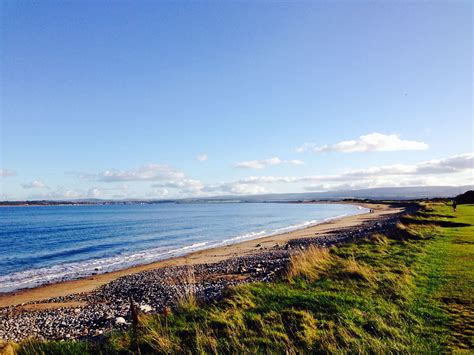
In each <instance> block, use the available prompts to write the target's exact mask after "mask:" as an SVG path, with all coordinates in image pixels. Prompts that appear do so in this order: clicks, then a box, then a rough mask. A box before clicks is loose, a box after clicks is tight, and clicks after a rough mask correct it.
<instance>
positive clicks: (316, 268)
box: [288, 246, 331, 281]
mask: <svg viewBox="0 0 474 355" xmlns="http://www.w3.org/2000/svg"><path fill="white" fill-rule="evenodd" d="M330 262H331V254H330V253H329V250H328V249H323V248H318V247H315V246H310V247H309V248H308V249H307V250H305V251H304V252H301V253H298V254H295V255H293V256H292V257H291V261H290V266H289V268H288V280H290V281H291V280H292V279H293V278H294V277H296V276H301V277H304V278H305V279H307V280H311V281H313V280H317V279H318V278H319V277H320V276H321V275H322V274H323V273H324V271H325V270H326V268H327V267H328V265H329V264H330Z"/></svg>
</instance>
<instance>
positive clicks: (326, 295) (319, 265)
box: [14, 204, 474, 354]
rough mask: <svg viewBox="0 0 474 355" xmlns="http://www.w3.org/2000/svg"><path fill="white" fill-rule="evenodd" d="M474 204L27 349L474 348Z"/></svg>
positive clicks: (24, 348)
mask: <svg viewBox="0 0 474 355" xmlns="http://www.w3.org/2000/svg"><path fill="white" fill-rule="evenodd" d="M473 224H474V205H461V206H459V207H458V210H457V212H456V213H453V211H452V209H451V208H450V207H449V206H446V205H444V204H428V205H425V208H424V210H423V211H422V212H420V213H418V214H417V215H415V216H410V217H406V218H404V219H403V220H402V222H401V223H400V224H399V226H398V228H397V229H396V230H395V231H393V232H392V233H388V234H387V235H382V234H374V235H371V236H370V237H369V238H367V239H365V240H362V241H360V242H358V243H354V244H347V245H342V246H339V247H334V248H331V249H329V250H320V249H310V250H308V251H306V252H305V253H304V254H300V255H298V256H295V257H294V258H293V260H292V264H291V266H290V267H289V271H288V274H287V275H286V276H285V277H284V278H283V279H282V280H281V281H279V282H275V283H270V284H268V283H255V284H248V285H241V286H239V287H236V288H233V289H231V290H229V292H228V294H227V295H226V297H225V299H224V300H222V301H221V302H219V303H216V304H213V305H207V306H202V307H200V306H199V305H198V302H197V301H196V300H195V299H194V298H193V297H192V295H188V296H187V297H184V298H183V302H182V304H181V306H180V309H179V310H178V311H175V312H169V313H168V314H166V315H160V316H141V317H140V326H139V328H138V330H137V332H136V334H134V333H133V332H132V331H130V332H117V333H114V334H111V335H109V336H108V337H107V339H106V340H105V341H103V342H100V343H87V342H71V341H69V342H47V343H41V342H34V341H27V342H23V343H22V344H20V345H16V346H15V347H14V348H15V349H16V351H17V352H18V353H30V354H32V353H41V352H43V353H86V352H90V353H99V352H102V353H121V352H123V353H129V352H131V351H138V349H139V351H140V352H141V353H142V354H144V353H151V352H163V353H175V352H183V353H208V352H209V353H215V352H219V353H221V352H226V353H227V352H252V353H253V352H277V353H284V352H290V353H296V352H310V351H311V352H356V351H357V352H359V351H360V352H387V351H395V352H423V353H425V352H444V351H455V350H463V349H464V350H468V349H470V350H471V351H472V349H473V348H474V344H473V335H474V328H473V324H474V299H473V298H474V296H473V294H474V290H473V286H472V285H474V225H473Z"/></svg>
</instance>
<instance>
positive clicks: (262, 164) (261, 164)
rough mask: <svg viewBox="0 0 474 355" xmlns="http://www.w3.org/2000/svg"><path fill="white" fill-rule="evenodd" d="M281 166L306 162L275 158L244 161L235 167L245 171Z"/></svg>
mask: <svg viewBox="0 0 474 355" xmlns="http://www.w3.org/2000/svg"><path fill="white" fill-rule="evenodd" d="M280 164H291V165H304V162H303V161H301V160H281V159H280V158H278V157H273V158H269V159H262V160H248V161H242V162H239V163H237V164H235V167H236V168H243V169H263V168H266V167H268V166H274V165H280Z"/></svg>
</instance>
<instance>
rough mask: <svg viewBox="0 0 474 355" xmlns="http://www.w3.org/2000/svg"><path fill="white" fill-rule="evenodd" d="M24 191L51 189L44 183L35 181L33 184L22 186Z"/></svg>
mask: <svg viewBox="0 0 474 355" xmlns="http://www.w3.org/2000/svg"><path fill="white" fill-rule="evenodd" d="M21 187H23V188H24V189H49V187H48V186H47V185H46V184H45V183H44V182H42V181H39V180H33V181H32V182H28V183H24V184H21Z"/></svg>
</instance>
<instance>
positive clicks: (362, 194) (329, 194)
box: [0, 185, 474, 206]
mask: <svg viewBox="0 0 474 355" xmlns="http://www.w3.org/2000/svg"><path fill="white" fill-rule="evenodd" d="M468 190H474V185H465V186H412V187H379V188H372V189H362V190H341V191H326V192H306V193H285V194H264V195H250V196H215V197H202V198H184V199H170V200H139V199H128V200H101V199H81V200H55V201H50V200H42V201H1V202H0V205H3V206H9V205H10V206H11V205H76V204H91V205H95V204H101V205H103V204H156V203H198V202H201V203H225V202H242V203H245V202H296V201H313V200H330V201H337V200H344V199H370V200H417V199H429V198H453V197H455V196H457V195H459V194H462V193H464V192H466V191H468Z"/></svg>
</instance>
